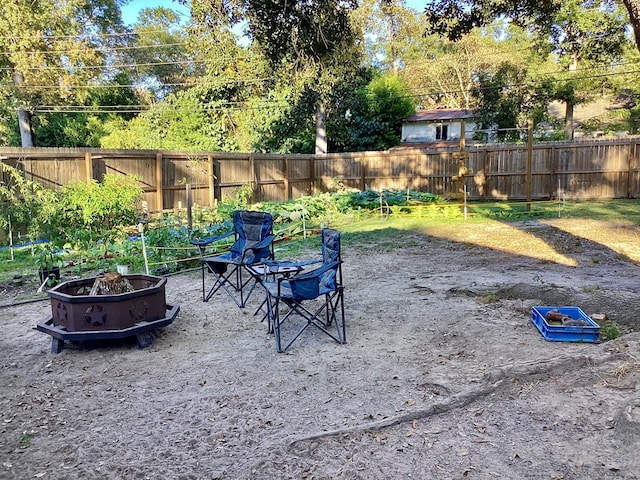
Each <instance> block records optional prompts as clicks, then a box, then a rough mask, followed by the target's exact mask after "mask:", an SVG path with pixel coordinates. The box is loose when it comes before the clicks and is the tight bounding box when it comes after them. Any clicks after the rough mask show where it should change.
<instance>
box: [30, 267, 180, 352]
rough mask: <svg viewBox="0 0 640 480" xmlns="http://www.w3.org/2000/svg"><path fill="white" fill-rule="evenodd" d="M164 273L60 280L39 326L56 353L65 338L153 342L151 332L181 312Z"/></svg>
mask: <svg viewBox="0 0 640 480" xmlns="http://www.w3.org/2000/svg"><path fill="white" fill-rule="evenodd" d="M166 282H167V280H166V279H165V278H162V277H154V276H150V275H120V274H119V273H116V272H108V273H106V274H104V275H102V276H100V277H95V278H87V279H82V280H72V281H69V282H64V283H61V284H60V285H58V286H56V287H54V288H52V289H51V290H49V291H48V292H47V293H48V295H49V297H50V299H51V314H52V315H51V317H49V318H48V319H46V320H45V321H44V322H42V323H40V324H38V325H37V327H36V328H37V329H38V330H40V331H42V332H44V333H48V334H49V335H51V336H52V337H53V343H52V346H51V351H52V352H53V353H59V352H61V351H62V349H63V348H64V341H65V340H70V341H79V342H82V341H88V340H101V339H118V338H126V337H131V336H135V337H137V340H138V346H139V347H140V348H144V347H147V346H149V345H151V343H152V341H153V337H152V335H151V332H152V331H153V330H155V329H156V328H159V327H164V326H166V325H168V324H170V323H171V322H173V319H174V318H175V316H176V315H177V314H178V311H179V310H180V308H179V307H178V306H172V305H167V303H166V300H165V290H164V289H165V284H166Z"/></svg>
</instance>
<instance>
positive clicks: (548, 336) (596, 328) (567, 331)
mask: <svg viewBox="0 0 640 480" xmlns="http://www.w3.org/2000/svg"><path fill="white" fill-rule="evenodd" d="M551 310H557V311H558V312H559V313H561V314H562V315H566V316H568V317H571V318H573V319H574V320H582V321H584V322H587V323H588V325H575V326H573V325H550V324H549V323H547V320H546V319H545V316H546V315H547V313H548V312H549V311H551ZM531 321H532V322H533V324H534V325H535V326H536V327H537V328H538V330H539V331H540V333H541V334H542V336H543V337H544V338H545V340H549V341H553V342H590V343H596V342H598V341H599V337H600V325H598V324H597V323H596V322H594V321H593V320H591V318H589V316H587V315H586V314H585V313H584V312H583V311H582V310H581V309H580V308H579V307H533V308H532V309H531Z"/></svg>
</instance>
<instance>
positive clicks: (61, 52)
mask: <svg viewBox="0 0 640 480" xmlns="http://www.w3.org/2000/svg"><path fill="white" fill-rule="evenodd" d="M186 45H187V42H176V43H158V44H155V45H129V46H122V47H92V48H91V50H93V51H97V52H107V53H110V52H118V51H126V50H146V49H152V48H155V49H159V48H164V47H182V46H186ZM14 53H16V52H13V51H10V50H7V51H3V52H0V55H12V54H14ZM19 53H20V54H21V55H36V54H43V55H66V54H68V53H69V50H28V51H22V50H20V52H19Z"/></svg>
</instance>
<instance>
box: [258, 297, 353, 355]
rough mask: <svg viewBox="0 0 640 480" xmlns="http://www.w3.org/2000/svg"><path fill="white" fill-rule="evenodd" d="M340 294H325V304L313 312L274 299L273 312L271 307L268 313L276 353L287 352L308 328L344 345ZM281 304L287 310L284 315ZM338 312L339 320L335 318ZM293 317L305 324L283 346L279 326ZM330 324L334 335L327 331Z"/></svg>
mask: <svg viewBox="0 0 640 480" xmlns="http://www.w3.org/2000/svg"><path fill="white" fill-rule="evenodd" d="M342 293H343V290H342V289H339V290H337V291H336V292H334V293H330V294H327V295H326V297H325V302H324V303H323V304H322V305H321V306H320V307H318V308H317V309H316V310H315V311H310V310H308V309H307V308H306V307H304V306H303V304H302V303H299V302H295V301H287V299H282V301H281V299H279V298H276V299H275V302H274V308H273V310H272V309H271V307H269V308H270V309H269V311H270V312H273V313H272V314H271V316H270V322H271V324H272V328H273V332H274V336H275V341H276V350H277V351H278V353H282V352H285V351H286V350H288V349H289V347H290V346H291V345H292V344H293V342H295V341H296V340H297V339H298V337H299V336H300V335H302V333H303V332H304V331H305V330H306V329H307V328H308V327H309V326H314V327H316V328H317V329H318V330H320V331H322V332H324V333H325V334H327V335H328V336H329V337H331V338H332V339H333V340H334V341H335V342H337V343H340V344H344V343H346V342H347V340H346V328H345V318H344V297H343V294H342ZM282 302H284V304H285V305H286V306H287V307H288V308H289V310H288V311H287V312H286V314H284V315H281V308H280V307H281V304H282ZM338 312H339V315H340V318H336V317H337V313H338ZM293 316H296V317H299V318H301V319H303V320H304V322H305V323H304V324H303V325H302V326H301V327H300V328H299V329H298V331H297V332H296V333H295V334H294V335H293V336H292V337H291V338H290V339H289V340H288V341H287V343H286V344H285V345H284V346H283V345H282V329H281V326H282V324H283V323H284V322H285V321H286V320H287V319H289V318H290V317H293ZM323 317H324V318H323ZM332 323H333V324H334V325H335V328H336V332H335V333H333V332H332V331H331V330H329V329H328V327H330V326H331V324H332Z"/></svg>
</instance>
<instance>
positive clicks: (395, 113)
mask: <svg viewBox="0 0 640 480" xmlns="http://www.w3.org/2000/svg"><path fill="white" fill-rule="evenodd" d="M349 113H350V118H349V119H347V122H346V129H347V130H348V136H349V138H348V140H346V142H345V145H342V146H341V148H340V149H339V150H342V151H349V150H352V151H363V150H386V149H388V148H391V147H393V146H395V145H398V144H399V143H400V134H401V131H402V120H403V119H404V118H406V117H408V116H410V115H412V114H413V113H415V104H414V102H413V98H412V96H411V94H410V91H409V89H408V87H407V86H406V85H405V84H404V82H403V80H402V79H400V77H398V76H397V75H394V74H383V75H378V76H376V77H375V78H373V79H372V80H371V81H370V82H369V83H368V84H367V85H366V86H365V87H363V88H361V89H359V90H358V101H356V102H355V103H354V104H353V111H350V112H349Z"/></svg>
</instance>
